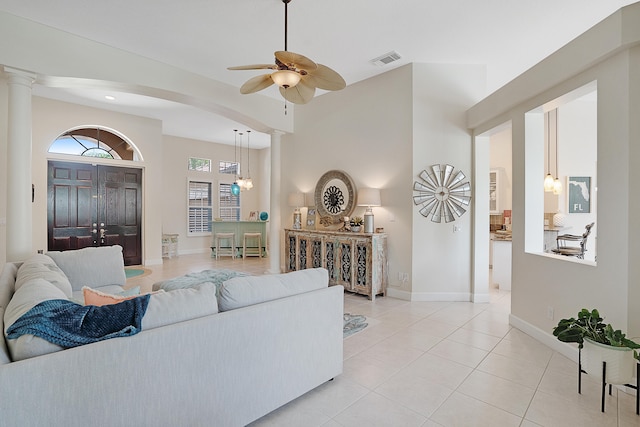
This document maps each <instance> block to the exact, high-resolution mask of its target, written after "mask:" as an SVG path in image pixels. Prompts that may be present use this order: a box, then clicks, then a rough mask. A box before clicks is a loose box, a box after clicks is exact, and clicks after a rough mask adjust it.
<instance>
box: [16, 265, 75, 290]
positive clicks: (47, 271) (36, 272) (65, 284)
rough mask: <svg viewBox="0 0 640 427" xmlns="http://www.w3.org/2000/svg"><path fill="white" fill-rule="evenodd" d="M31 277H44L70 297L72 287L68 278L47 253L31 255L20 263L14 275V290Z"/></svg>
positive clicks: (31, 278)
mask: <svg viewBox="0 0 640 427" xmlns="http://www.w3.org/2000/svg"><path fill="white" fill-rule="evenodd" d="M33 279H44V280H46V281H47V282H49V283H51V284H53V285H54V286H55V287H56V288H58V289H60V290H61V291H62V292H64V294H65V296H66V298H70V297H71V293H72V289H71V283H70V282H69V279H68V278H67V276H66V275H65V274H64V272H63V271H62V270H61V269H60V267H58V266H57V265H56V263H55V262H54V261H53V259H51V257H49V256H47V255H43V254H36V255H32V256H30V257H29V258H27V260H26V261H24V262H23V263H22V265H21V266H20V268H19V269H18V273H17V275H16V283H15V290H18V289H20V287H22V285H24V284H25V283H27V282H29V281H31V280H33Z"/></svg>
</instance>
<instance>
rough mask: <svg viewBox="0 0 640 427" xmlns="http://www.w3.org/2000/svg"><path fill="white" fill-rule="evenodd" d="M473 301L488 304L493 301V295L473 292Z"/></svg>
mask: <svg viewBox="0 0 640 427" xmlns="http://www.w3.org/2000/svg"><path fill="white" fill-rule="evenodd" d="M471 301H472V302H474V303H476V304H486V303H489V302H491V295H489V294H473V299H472V300H471Z"/></svg>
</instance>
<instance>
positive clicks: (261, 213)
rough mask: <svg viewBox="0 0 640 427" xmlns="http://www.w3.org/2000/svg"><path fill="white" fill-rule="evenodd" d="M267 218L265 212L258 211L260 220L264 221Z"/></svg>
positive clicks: (267, 215)
mask: <svg viewBox="0 0 640 427" xmlns="http://www.w3.org/2000/svg"><path fill="white" fill-rule="evenodd" d="M268 219H269V214H268V213H266V212H260V221H266V220H268Z"/></svg>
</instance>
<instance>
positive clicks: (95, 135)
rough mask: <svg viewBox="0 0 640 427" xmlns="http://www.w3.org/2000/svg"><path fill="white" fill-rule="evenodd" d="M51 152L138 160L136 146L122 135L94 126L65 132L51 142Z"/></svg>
mask: <svg viewBox="0 0 640 427" xmlns="http://www.w3.org/2000/svg"><path fill="white" fill-rule="evenodd" d="M49 152H50V153H58V154H70V155H74V156H84V157H99V158H103V159H118V160H138V159H137V156H136V154H135V150H134V148H133V147H132V146H131V145H130V144H129V143H128V142H127V141H126V140H124V139H123V138H122V137H121V136H119V135H116V134H115V133H113V132H110V131H108V130H106V129H100V128H94V127H87V128H78V129H73V130H70V131H68V132H65V133H63V134H62V135H60V136H59V137H58V138H56V140H55V141H54V142H53V144H51V146H50V147H49Z"/></svg>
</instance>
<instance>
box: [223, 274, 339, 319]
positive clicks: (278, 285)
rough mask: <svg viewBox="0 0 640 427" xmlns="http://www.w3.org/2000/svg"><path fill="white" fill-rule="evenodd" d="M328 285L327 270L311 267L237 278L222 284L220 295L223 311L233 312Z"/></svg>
mask: <svg viewBox="0 0 640 427" xmlns="http://www.w3.org/2000/svg"><path fill="white" fill-rule="evenodd" d="M328 285H329V274H328V272H327V270H326V269H324V268H310V269H307V270H300V271H294V272H291V273H285V274H273V275H265V276H245V277H235V278H233V279H230V280H227V281H226V282H224V283H223V284H222V287H221V289H220V294H219V296H218V307H219V309H220V311H227V310H233V309H236V308H240V307H245V306H248V305H253V304H259V303H261V302H265V301H271V300H274V299H278V298H284V297H287V296H290V295H296V294H301V293H303V292H309V291H313V290H316V289H320V288H326V287H327V286H328Z"/></svg>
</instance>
